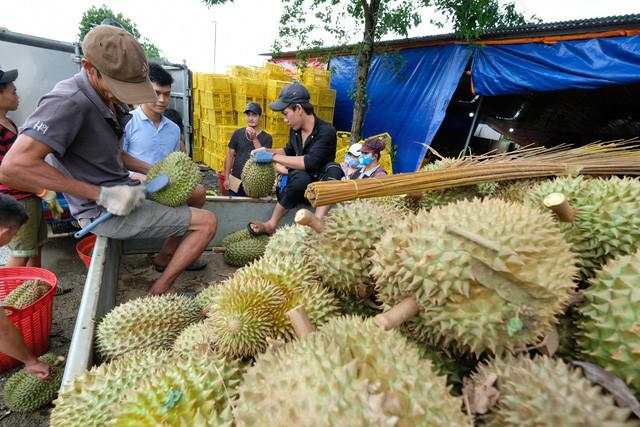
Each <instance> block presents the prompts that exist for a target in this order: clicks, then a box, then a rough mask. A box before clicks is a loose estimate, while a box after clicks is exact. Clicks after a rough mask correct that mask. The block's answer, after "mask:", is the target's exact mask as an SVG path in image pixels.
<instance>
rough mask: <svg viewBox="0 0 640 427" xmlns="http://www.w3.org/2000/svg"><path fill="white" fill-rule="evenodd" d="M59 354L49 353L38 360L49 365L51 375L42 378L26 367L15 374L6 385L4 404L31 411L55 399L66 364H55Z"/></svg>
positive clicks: (23, 410) (18, 409)
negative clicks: (28, 370) (31, 372)
mask: <svg viewBox="0 0 640 427" xmlns="http://www.w3.org/2000/svg"><path fill="white" fill-rule="evenodd" d="M56 359H57V356H56V355H55V354H52V353H47V354H45V355H43V356H40V357H39V358H38V360H40V361H41V362H44V363H46V364H48V365H49V376H48V377H47V378H46V379H44V380H41V379H39V378H38V377H36V376H35V375H33V374H30V373H29V372H27V371H26V370H25V369H24V368H23V369H21V370H20V371H18V372H16V373H15V374H13V375H12V376H11V377H10V378H9V379H8V380H7V382H6V383H5V385H4V390H3V393H4V396H3V397H4V404H5V405H6V406H7V408H9V409H11V410H12V411H14V412H31V411H35V410H36V409H38V408H41V407H43V406H45V405H48V404H49V403H51V401H52V400H53V399H55V397H56V394H57V393H58V389H59V388H60V384H61V383H62V374H63V372H64V365H56V366H54V365H55V363H56Z"/></svg>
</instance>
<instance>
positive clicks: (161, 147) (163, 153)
mask: <svg viewBox="0 0 640 427" xmlns="http://www.w3.org/2000/svg"><path fill="white" fill-rule="evenodd" d="M123 150H124V151H126V152H127V153H129V154H131V155H132V156H133V157H135V158H136V159H139V160H142V161H144V162H147V163H149V164H152V165H154V164H156V163H158V162H159V161H160V160H162V159H164V158H165V157H167V155H168V154H169V153H172V152H174V151H178V150H180V128H179V127H178V125H177V124H175V123H173V122H172V121H171V120H169V119H168V118H166V117H164V116H162V119H161V120H160V124H159V125H158V127H156V125H155V123H153V122H152V121H151V119H149V117H147V115H146V114H145V113H144V111H143V110H142V107H138V108H136V109H135V110H133V111H132V112H131V120H129V122H128V123H127V125H126V126H125V129H124V145H123Z"/></svg>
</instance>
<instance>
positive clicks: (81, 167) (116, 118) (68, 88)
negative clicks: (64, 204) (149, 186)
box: [20, 70, 129, 218]
mask: <svg viewBox="0 0 640 427" xmlns="http://www.w3.org/2000/svg"><path fill="white" fill-rule="evenodd" d="M125 115H126V113H125V112H123V111H121V110H120V109H116V111H115V112H114V111H113V110H111V108H109V107H108V106H107V104H105V103H104V101H102V99H101V98H100V96H99V95H98V93H97V92H96V91H95V90H94V89H93V87H92V86H91V84H90V83H89V79H88V77H87V75H86V73H85V71H84V70H82V71H80V72H79V73H78V74H76V75H75V76H73V77H71V78H69V79H66V80H63V81H61V82H59V83H58V84H56V85H55V87H54V88H53V90H52V91H51V92H49V93H48V94H46V95H45V96H43V97H42V98H41V99H40V101H39V102H38V107H37V108H36V110H35V111H34V112H33V114H31V116H29V118H27V120H26V121H25V123H24V125H23V126H22V128H21V129H20V132H21V133H24V134H25V135H28V136H30V137H32V138H34V139H36V140H38V141H39V142H41V143H43V144H45V145H47V146H49V147H50V148H51V149H52V150H53V152H54V155H55V157H56V160H58V163H59V164H60V165H61V168H62V169H63V172H64V173H66V174H68V175H70V176H71V177H73V178H75V179H77V180H79V181H83V182H87V183H89V184H93V185H99V186H114V185H118V184H124V183H127V182H129V172H128V171H127V169H126V168H125V167H124V164H123V162H122V136H123V134H124V126H123V124H124V119H125ZM67 200H68V201H69V205H70V208H71V213H72V214H73V215H74V216H75V217H76V218H93V217H95V216H97V215H98V213H99V212H98V208H97V205H96V204H95V202H93V201H84V202H82V203H81V202H80V200H81V199H76V198H67Z"/></svg>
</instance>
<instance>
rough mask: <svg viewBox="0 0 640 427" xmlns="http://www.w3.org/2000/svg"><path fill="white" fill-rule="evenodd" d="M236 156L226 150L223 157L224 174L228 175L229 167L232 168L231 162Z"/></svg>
mask: <svg viewBox="0 0 640 427" xmlns="http://www.w3.org/2000/svg"><path fill="white" fill-rule="evenodd" d="M235 159H236V156H235V155H234V154H233V153H229V152H227V157H226V158H225V159H224V176H225V177H228V176H229V174H230V173H231V168H233V162H234V161H235Z"/></svg>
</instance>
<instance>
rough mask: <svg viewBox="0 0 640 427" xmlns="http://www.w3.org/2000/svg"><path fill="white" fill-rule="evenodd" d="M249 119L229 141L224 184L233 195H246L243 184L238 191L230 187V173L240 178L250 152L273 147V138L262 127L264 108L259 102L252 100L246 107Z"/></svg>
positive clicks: (245, 111) (246, 115) (246, 114)
mask: <svg viewBox="0 0 640 427" xmlns="http://www.w3.org/2000/svg"><path fill="white" fill-rule="evenodd" d="M244 114H245V117H246V119H247V127H243V128H240V129H237V130H236V131H235V132H234V133H233V135H231V140H230V141H229V146H228V147H229V149H228V150H227V158H226V159H225V161H224V185H225V188H226V189H227V190H229V194H230V195H231V196H246V194H245V192H244V188H242V185H240V187H239V188H238V191H237V192H234V191H232V190H231V189H229V175H233V176H234V177H236V178H238V179H240V175H242V168H244V165H245V163H247V160H249V153H251V151H252V150H255V149H256V148H260V147H266V148H271V145H272V143H273V138H272V137H271V135H269V134H268V133H267V132H265V131H264V130H262V129H260V116H261V115H262V108H261V107H260V104H258V103H257V102H250V103H248V104H247V106H246V107H245V108H244Z"/></svg>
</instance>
